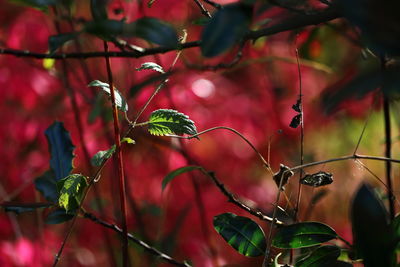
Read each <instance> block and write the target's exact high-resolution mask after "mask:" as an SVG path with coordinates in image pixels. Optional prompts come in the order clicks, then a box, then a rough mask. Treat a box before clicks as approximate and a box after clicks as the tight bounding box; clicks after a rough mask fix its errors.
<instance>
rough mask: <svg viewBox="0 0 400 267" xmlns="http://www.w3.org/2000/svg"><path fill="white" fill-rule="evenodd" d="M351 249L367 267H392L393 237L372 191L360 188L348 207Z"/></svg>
mask: <svg viewBox="0 0 400 267" xmlns="http://www.w3.org/2000/svg"><path fill="white" fill-rule="evenodd" d="M351 221H352V227H353V237H354V246H355V248H356V252H357V256H359V257H361V258H363V260H364V264H365V265H366V266H393V265H392V264H393V261H394V257H395V247H396V243H397V242H396V240H395V239H396V237H395V236H394V235H393V233H392V229H391V226H390V222H389V215H388V212H387V211H386V209H385V206H384V205H383V203H382V201H381V200H380V199H379V198H378V197H377V196H376V195H375V194H374V192H373V190H372V188H371V187H370V186H368V185H366V184H363V185H362V186H361V187H360V189H359V190H358V192H357V193H356V196H355V198H354V200H353V204H352V207H351Z"/></svg>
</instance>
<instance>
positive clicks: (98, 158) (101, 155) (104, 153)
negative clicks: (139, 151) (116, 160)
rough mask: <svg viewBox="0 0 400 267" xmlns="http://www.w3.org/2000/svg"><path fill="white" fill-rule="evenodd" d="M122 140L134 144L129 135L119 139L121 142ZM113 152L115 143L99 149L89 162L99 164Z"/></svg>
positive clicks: (94, 164)
mask: <svg viewBox="0 0 400 267" xmlns="http://www.w3.org/2000/svg"><path fill="white" fill-rule="evenodd" d="M124 142H126V143H128V144H135V141H134V140H132V139H131V138H129V137H125V138H123V139H122V140H121V143H124ZM114 153H115V145H112V146H111V148H109V149H107V150H100V151H99V152H97V153H96V154H95V155H94V156H93V157H92V159H91V160H90V162H91V163H92V165H93V166H101V164H103V162H104V161H105V160H107V159H109V158H110V157H111V156H112V155H113V154H114Z"/></svg>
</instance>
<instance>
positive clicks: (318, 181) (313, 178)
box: [300, 171, 333, 187]
mask: <svg viewBox="0 0 400 267" xmlns="http://www.w3.org/2000/svg"><path fill="white" fill-rule="evenodd" d="M332 182H333V176H332V174H331V173H328V172H323V171H320V172H317V173H314V174H307V175H306V176H304V177H303V178H301V180H300V183H301V184H304V185H308V186H313V187H320V186H323V185H328V184H331V183H332Z"/></svg>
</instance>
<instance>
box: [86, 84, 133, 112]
mask: <svg viewBox="0 0 400 267" xmlns="http://www.w3.org/2000/svg"><path fill="white" fill-rule="evenodd" d="M88 86H94V87H100V88H101V89H103V91H104V92H106V94H107V95H108V96H111V91H110V85H109V84H108V83H104V82H101V81H99V80H94V81H92V82H90V83H89V84H88ZM114 92H115V105H117V107H118V108H119V109H120V110H121V111H123V112H127V111H128V104H127V103H126V100H125V98H124V97H123V96H122V94H121V93H120V92H119V91H118V90H117V89H116V88H115V87H114Z"/></svg>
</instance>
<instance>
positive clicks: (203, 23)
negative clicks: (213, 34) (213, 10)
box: [192, 17, 211, 26]
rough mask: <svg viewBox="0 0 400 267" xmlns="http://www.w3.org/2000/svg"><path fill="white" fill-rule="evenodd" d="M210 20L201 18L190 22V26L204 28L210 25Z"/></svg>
mask: <svg viewBox="0 0 400 267" xmlns="http://www.w3.org/2000/svg"><path fill="white" fill-rule="evenodd" d="M210 20H211V19H210V18H205V17H201V18H198V19H195V20H193V21H192V24H194V25H199V26H206V25H207V24H208V23H210Z"/></svg>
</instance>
